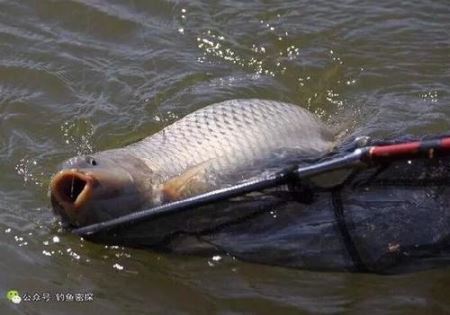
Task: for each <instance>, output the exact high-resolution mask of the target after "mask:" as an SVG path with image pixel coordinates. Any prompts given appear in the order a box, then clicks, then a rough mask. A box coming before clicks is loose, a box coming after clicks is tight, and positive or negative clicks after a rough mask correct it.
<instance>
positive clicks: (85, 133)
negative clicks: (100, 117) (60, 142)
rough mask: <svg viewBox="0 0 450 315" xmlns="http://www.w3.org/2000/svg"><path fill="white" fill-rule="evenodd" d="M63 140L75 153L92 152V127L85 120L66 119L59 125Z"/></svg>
mask: <svg viewBox="0 0 450 315" xmlns="http://www.w3.org/2000/svg"><path fill="white" fill-rule="evenodd" d="M60 129H61V132H62V133H63V137H64V142H65V143H66V144H67V145H70V147H71V148H73V149H74V151H75V153H76V154H77V155H83V154H90V153H92V152H94V146H93V136H94V127H93V125H92V124H91V123H90V122H89V121H87V120H83V119H80V120H73V121H66V122H64V123H63V124H62V125H61V128H60Z"/></svg>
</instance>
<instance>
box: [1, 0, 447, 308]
mask: <svg viewBox="0 0 450 315" xmlns="http://www.w3.org/2000/svg"><path fill="white" fill-rule="evenodd" d="M449 17H450V4H449V3H448V1H432V2H431V1H429V2H423V1H409V2H407V3H404V2H403V3H398V2H393V1H378V2H370V1H358V2H356V1H339V2H329V1H323V0H322V1H314V3H309V2H306V1H292V0H290V1H286V0H284V1H274V0H266V1H262V0H261V1H246V2H244V1H234V0H227V1H200V0H197V1H175V0H173V1H169V0H155V1H144V0H134V1H133V0H126V1H108V2H106V1H102V0H98V1H87V0H81V1H49V0H35V1H13V0H6V1H5V0H4V1H0V174H1V175H0V248H1V252H2V258H1V260H0V267H1V268H2V272H1V273H0V294H1V295H2V296H4V295H5V294H6V292H7V291H8V290H10V289H17V290H18V291H20V293H21V294H22V293H25V292H27V293H29V294H31V295H32V294H34V293H39V294H41V296H42V294H43V293H49V294H51V295H52V297H55V295H56V294H60V293H70V294H73V295H75V294H81V293H83V294H84V293H91V294H93V301H91V302H76V301H72V302H71V301H65V302H55V301H53V302H45V301H43V300H41V301H37V302H22V303H21V304H19V305H14V304H12V303H10V302H9V301H7V300H6V299H2V300H0V313H1V314H44V313H45V314H61V313H64V314H80V313H81V312H83V313H84V314H98V313H100V312H109V313H111V314H148V313H168V314H178V313H181V314H186V313H192V314H194V313H195V314H213V313H219V314H236V313H257V314H299V313H300V314H301V313H323V314H335V313H344V312H345V313H367V312H370V313H377V314H385V313H398V314H423V313H425V312H427V313H433V314H444V313H450V302H449V298H448V290H449V289H450V275H449V269H448V268H447V269H438V270H431V271H426V272H419V273H413V274H406V275H399V276H377V275H364V274H348V273H318V272H310V271H301V270H291V269H284V268H276V267H270V266H261V265H255V264H247V263H243V262H238V261H236V260H234V259H233V258H231V257H206V258H205V257H183V256H173V255H164V254H159V253H152V252H147V251H142V250H132V249H127V248H116V247H105V246H102V245H98V244H92V243H89V242H86V241H82V240H80V239H79V238H77V237H75V236H73V235H69V234H67V233H64V232H62V231H60V229H59V228H58V224H57V223H55V222H54V221H53V216H52V214H51V211H50V207H49V201H48V197H47V187H48V182H49V178H50V176H51V174H52V173H53V172H54V170H55V168H56V165H57V164H58V163H59V162H61V161H62V160H63V159H65V158H68V157H71V156H73V155H76V154H79V153H87V152H91V151H96V150H103V149H107V148H113V147H119V146H123V145H125V144H128V143H130V142H134V141H136V140H138V139H140V138H142V137H144V136H146V135H149V134H152V133H154V132H156V131H157V130H160V129H161V128H162V127H163V126H165V125H167V124H169V123H170V122H172V121H174V120H176V119H177V118H179V117H182V116H184V115H186V114H188V113H190V112H192V111H193V110H195V109H198V108H200V107H202V106H205V105H207V104H210V103H214V102H217V101H221V100H225V99H230V98H239V97H259V98H269V99H275V100H281V101H288V102H292V103H297V104H301V105H303V106H305V107H307V108H309V109H310V110H311V111H314V112H315V113H316V114H318V115H319V116H320V117H321V118H322V119H323V120H325V121H327V122H328V123H329V124H330V125H332V126H335V128H336V129H341V130H342V129H345V128H347V129H348V130H349V133H351V134H353V135H363V134H368V135H371V136H374V137H391V136H398V135H402V134H416V135H419V134H425V133H439V132H447V131H448V130H449V127H450V125H449V121H450V120H449V119H448V118H449V117H450V107H449V106H448V105H449V101H450V93H449V92H450V83H449V82H450V71H449V69H450V67H449V65H450V37H449V36H448V30H449V29H450V18H449Z"/></svg>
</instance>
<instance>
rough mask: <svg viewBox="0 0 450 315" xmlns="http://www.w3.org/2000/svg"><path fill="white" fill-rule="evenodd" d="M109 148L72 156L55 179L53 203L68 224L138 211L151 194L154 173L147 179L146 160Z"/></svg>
mask: <svg viewBox="0 0 450 315" xmlns="http://www.w3.org/2000/svg"><path fill="white" fill-rule="evenodd" d="M105 152H107V151H105ZM105 152H102V153H100V154H93V155H86V156H77V157H74V158H71V159H69V160H67V161H66V162H64V163H63V164H62V165H61V167H60V170H59V171H58V172H57V173H56V174H55V175H54V176H53V178H52V179H51V182H50V197H51V201H52V206H53V209H54V211H55V213H56V214H57V215H59V216H60V217H61V220H62V223H63V225H64V226H65V227H79V226H85V225H89V224H93V223H98V222H101V221H105V220H108V219H112V218H114V217H117V216H120V215H124V214H127V213H130V212H132V211H136V210H138V209H139V208H140V207H142V205H143V204H144V203H145V201H146V200H147V198H148V196H147V195H148V194H151V188H150V187H151V185H148V183H149V180H150V176H149V177H148V178H147V180H143V179H144V178H145V177H146V171H147V170H148V168H147V167H146V166H145V164H144V163H143V162H142V161H140V160H139V159H137V158H135V157H133V156H131V155H127V154H112V153H110V154H108V153H105ZM146 183H147V184H146Z"/></svg>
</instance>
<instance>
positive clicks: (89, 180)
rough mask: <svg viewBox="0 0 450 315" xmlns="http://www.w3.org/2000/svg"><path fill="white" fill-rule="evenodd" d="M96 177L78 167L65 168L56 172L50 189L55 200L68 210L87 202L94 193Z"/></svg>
mask: <svg viewBox="0 0 450 315" xmlns="http://www.w3.org/2000/svg"><path fill="white" fill-rule="evenodd" d="M93 183H94V179H93V177H92V176H90V175H87V174H84V173H82V172H80V171H78V170H76V169H71V170H63V171H60V172H59V173H58V174H56V175H55V176H54V177H53V179H52V181H51V183H50V190H51V193H52V195H53V197H54V198H55V200H56V201H57V202H58V203H59V204H60V205H61V206H62V207H63V208H64V209H65V210H66V211H67V210H69V209H70V210H72V209H78V208H80V207H82V206H83V205H84V204H86V203H87V202H88V201H89V199H90V198H91V195H92V189H93Z"/></svg>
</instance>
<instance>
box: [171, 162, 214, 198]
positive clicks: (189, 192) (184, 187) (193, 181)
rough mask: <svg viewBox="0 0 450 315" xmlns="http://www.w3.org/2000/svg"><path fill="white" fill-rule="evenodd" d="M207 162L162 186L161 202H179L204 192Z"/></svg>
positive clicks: (206, 186) (205, 189)
mask: <svg viewBox="0 0 450 315" xmlns="http://www.w3.org/2000/svg"><path fill="white" fill-rule="evenodd" d="M209 164H210V163H209V161H207V162H204V163H201V164H199V165H196V166H194V167H192V168H190V169H188V170H186V171H185V172H184V173H182V174H181V175H179V176H176V177H173V178H171V179H169V180H168V181H166V182H165V183H164V185H163V189H162V193H163V201H164V202H169V201H175V200H180V199H183V198H186V197H189V196H193V195H195V194H199V193H202V192H206V191H207V189H208V184H207V182H206V170H207V167H208V165H209Z"/></svg>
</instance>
